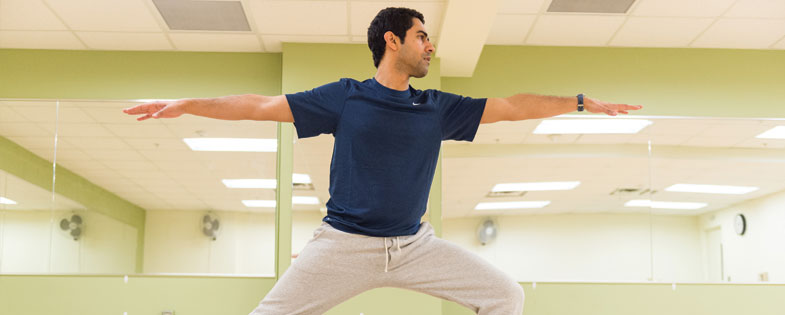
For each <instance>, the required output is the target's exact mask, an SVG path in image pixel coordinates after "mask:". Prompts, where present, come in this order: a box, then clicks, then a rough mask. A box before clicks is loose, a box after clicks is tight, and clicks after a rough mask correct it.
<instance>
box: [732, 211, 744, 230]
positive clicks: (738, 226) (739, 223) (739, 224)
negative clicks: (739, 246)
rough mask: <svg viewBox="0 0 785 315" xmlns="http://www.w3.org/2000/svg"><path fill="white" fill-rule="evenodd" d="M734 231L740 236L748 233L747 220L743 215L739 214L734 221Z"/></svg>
mask: <svg viewBox="0 0 785 315" xmlns="http://www.w3.org/2000/svg"><path fill="white" fill-rule="evenodd" d="M733 229H734V230H736V234H738V235H744V233H745V232H747V218H745V217H744V215H743V214H741V213H739V214H737V215H736V217H735V218H734V219H733Z"/></svg>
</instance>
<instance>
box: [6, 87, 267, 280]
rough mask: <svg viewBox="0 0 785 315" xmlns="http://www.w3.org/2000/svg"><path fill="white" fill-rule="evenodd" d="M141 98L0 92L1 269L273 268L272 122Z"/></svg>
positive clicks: (254, 271)
mask: <svg viewBox="0 0 785 315" xmlns="http://www.w3.org/2000/svg"><path fill="white" fill-rule="evenodd" d="M141 102H144V100H137V101H101V100H52V101H48V100H47V101H40V100H2V101H0V141H1V142H0V146H2V148H0V151H2V152H3V156H2V159H3V160H5V161H4V162H0V166H2V170H0V197H2V198H3V199H0V201H2V202H0V211H2V213H1V215H0V249H2V250H1V251H0V273H10V274H14V273H25V274H27V273H35V274H42V273H43V274H46V273H55V274H62V273H80V274H105V273H122V274H129V273H144V274H206V275H214V274H221V275H264V276H270V275H273V274H274V256H275V232H274V231H275V224H274V222H275V186H276V178H275V177H276V175H275V174H276V144H277V140H276V138H277V136H276V123H274V122H252V121H222V120H213V119H206V118H201V117H196V116H190V115H184V116H182V117H179V118H176V119H160V120H154V119H150V120H146V121H136V120H135V117H132V116H129V115H126V114H124V113H123V112H122V109H123V108H127V107H130V106H133V105H136V104H139V103H141ZM55 165H56V166H57V167H56V168H55V167H54V166H55Z"/></svg>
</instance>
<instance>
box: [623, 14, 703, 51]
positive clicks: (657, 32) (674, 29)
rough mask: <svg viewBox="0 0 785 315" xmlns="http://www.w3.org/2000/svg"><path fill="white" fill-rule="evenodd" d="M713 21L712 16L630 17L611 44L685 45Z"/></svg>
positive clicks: (643, 45)
mask: <svg viewBox="0 0 785 315" xmlns="http://www.w3.org/2000/svg"><path fill="white" fill-rule="evenodd" d="M713 21H714V19H711V18H697V19H689V18H654V17H630V18H629V19H628V20H627V22H626V23H625V24H624V26H622V28H621V30H619V32H618V33H616V36H615V37H614V38H613V40H611V43H610V45H611V46H638V47H685V46H687V45H689V43H690V42H692V41H693V40H694V39H695V38H696V37H697V36H698V35H700V33H701V32H703V31H704V30H706V28H708V27H709V25H711V23H712V22H713Z"/></svg>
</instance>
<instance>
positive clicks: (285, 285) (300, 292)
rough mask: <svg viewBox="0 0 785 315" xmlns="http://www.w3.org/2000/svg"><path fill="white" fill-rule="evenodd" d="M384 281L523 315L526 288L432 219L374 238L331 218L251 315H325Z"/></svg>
mask: <svg viewBox="0 0 785 315" xmlns="http://www.w3.org/2000/svg"><path fill="white" fill-rule="evenodd" d="M379 287H396V288H403V289H409V290H414V291H417V292H422V293H425V294H429V295H432V296H435V297H438V298H442V299H446V300H450V301H454V302H456V303H459V304H461V305H463V306H466V307H468V308H469V309H472V310H474V311H475V312H476V313H478V314H483V315H485V314H488V315H510V314H515V315H519V314H521V313H523V289H522V288H521V286H520V285H519V284H518V283H517V282H515V281H514V280H513V279H512V278H510V277H509V276H508V275H506V274H505V273H504V272H502V271H501V270H499V269H497V268H495V267H494V266H492V265H491V264H489V263H488V262H486V261H484V260H483V259H482V258H480V257H479V256H477V255H475V254H473V253H471V252H469V251H467V250H465V249H463V248H461V247H458V246H457V245H455V244H453V243H450V242H448V241H445V240H442V239H439V238H437V237H436V236H435V235H434V233H433V227H431V225H430V224H428V223H427V222H426V223H422V224H421V225H420V229H419V231H418V232H417V234H415V235H407V236H398V237H371V236H364V235H358V234H351V233H346V232H342V231H340V230H337V229H335V228H333V227H332V226H330V225H329V224H327V223H322V225H321V226H320V227H319V228H317V229H316V230H315V231H314V235H313V239H311V240H310V241H309V242H308V244H307V245H306V246H305V248H304V249H303V251H302V252H301V253H300V255H299V257H297V259H295V260H294V262H293V263H292V266H291V267H290V268H289V269H288V270H287V271H286V272H285V273H284V275H283V277H281V279H279V281H278V282H277V283H276V284H275V287H273V289H272V290H271V291H270V293H268V294H267V296H265V298H264V300H262V302H261V303H259V306H258V307H257V308H256V309H254V310H253V312H251V315H262V314H263V315H273V314H275V315H279V314H280V315H292V314H322V313H324V312H326V311H327V310H329V309H330V308H332V307H333V306H335V305H338V304H339V303H341V302H343V301H345V300H348V299H349V298H351V297H353V296H355V295H358V294H360V293H362V292H364V291H367V290H370V289H373V288H379Z"/></svg>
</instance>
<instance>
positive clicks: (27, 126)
mask: <svg viewBox="0 0 785 315" xmlns="http://www.w3.org/2000/svg"><path fill="white" fill-rule="evenodd" d="M0 136H4V137H13V136H22V137H24V136H29V137H33V136H44V137H53V136H54V132H53V131H49V130H46V129H43V128H41V127H40V126H38V125H35V124H31V123H2V124H0Z"/></svg>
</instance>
